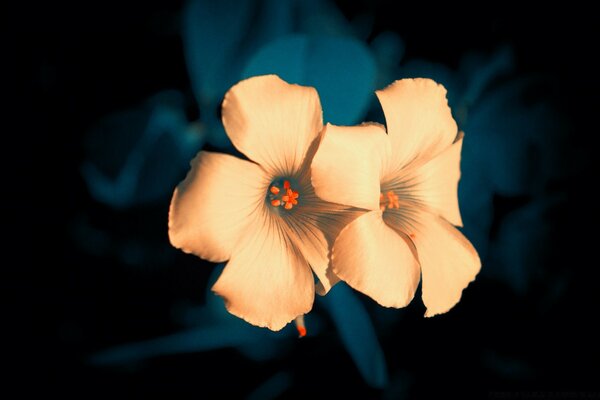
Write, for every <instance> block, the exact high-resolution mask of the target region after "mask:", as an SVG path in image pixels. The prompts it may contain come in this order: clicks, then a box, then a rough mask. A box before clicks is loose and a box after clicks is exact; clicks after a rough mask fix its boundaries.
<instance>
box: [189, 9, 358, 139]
mask: <svg viewBox="0 0 600 400" xmlns="http://www.w3.org/2000/svg"><path fill="white" fill-rule="evenodd" d="M294 32H301V33H310V34H316V35H331V36H353V35H354V32H353V29H352V26H351V25H350V24H349V22H348V21H347V20H346V19H345V18H344V16H343V14H342V13H341V12H340V11H339V10H338V9H337V7H336V6H335V4H334V3H333V2H331V1H327V0H302V1H300V0H242V1H234V0H224V1H219V2H215V1H211V0H191V1H189V2H188V4H187V6H186V7H185V9H184V16H183V31H182V35H183V43H184V50H185V56H186V62H187V67H188V72H189V75H190V79H191V81H192V89H193V91H194V94H195V96H196V99H197V101H198V103H199V106H200V115H201V120H202V122H203V123H204V124H205V126H206V127H207V129H208V131H209V134H208V141H209V142H210V143H211V144H212V145H214V146H217V147H219V148H231V147H232V144H231V141H230V140H229V138H228V137H227V135H226V134H225V131H224V129H223V126H222V124H221V121H220V118H219V109H220V105H221V100H222V99H223V96H224V95H225V92H226V91H227V90H228V89H229V88H230V87H231V86H233V85H234V84H236V83H237V82H238V81H240V80H241V79H242V78H243V77H244V76H246V75H243V74H242V70H243V68H244V66H245V65H246V64H247V63H248V60H249V59H250V58H251V57H252V56H253V55H254V54H255V52H256V51H257V50H258V49H260V48H262V47H263V46H264V45H265V44H267V43H269V42H271V41H273V40H276V39H277V38H280V37H282V36H285V35H288V34H291V33H294Z"/></svg>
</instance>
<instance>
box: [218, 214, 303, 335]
mask: <svg viewBox="0 0 600 400" xmlns="http://www.w3.org/2000/svg"><path fill="white" fill-rule="evenodd" d="M266 212H267V211H266V210H263V214H262V215H260V216H258V217H257V218H258V219H255V220H254V224H253V226H256V230H254V231H252V232H248V233H249V234H248V235H246V237H245V238H244V239H243V240H242V241H241V242H240V245H239V246H238V247H237V249H236V252H234V254H233V255H232V257H231V260H230V261H229V263H228V264H227V266H226V267H225V269H224V270H223V273H222V274H221V276H220V277H219V279H218V280H217V282H216V283H215V284H214V286H213V287H212V290H213V291H214V292H215V293H216V294H218V295H219V296H222V297H223V298H224V299H225V306H226V307H227V310H228V311H229V312H230V313H232V314H233V315H236V316H238V317H240V318H243V319H244V320H246V321H247V322H249V323H251V324H253V325H257V326H262V327H267V328H269V329H271V330H274V331H277V330H280V329H281V328H283V327H284V326H285V325H286V324H287V323H289V322H290V321H292V320H293V319H294V318H296V317H297V316H298V315H301V314H306V313H308V312H309V311H310V310H311V308H312V304H313V301H314V296H315V285H314V278H313V274H312V272H311V270H310V267H309V266H308V264H307V262H306V261H305V260H304V258H303V257H302V256H301V255H300V253H299V252H298V251H297V250H296V249H295V247H294V246H293V245H292V244H291V243H290V242H289V238H288V237H287V233H286V232H285V227H283V226H282V224H281V221H278V220H277V219H276V218H273V217H272V216H270V215H267V214H266ZM260 223H262V224H264V226H258V224H260ZM255 224H256V225H255Z"/></svg>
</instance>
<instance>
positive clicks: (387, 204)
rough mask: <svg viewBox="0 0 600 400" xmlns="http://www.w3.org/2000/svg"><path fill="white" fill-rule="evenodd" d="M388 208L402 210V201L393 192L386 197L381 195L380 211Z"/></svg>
mask: <svg viewBox="0 0 600 400" xmlns="http://www.w3.org/2000/svg"><path fill="white" fill-rule="evenodd" d="M386 208H387V209H390V208H400V199H399V198H398V196H397V195H396V194H395V193H394V192H392V191H389V192H387V193H386V195H385V196H384V194H383V193H379V209H380V210H381V211H385V210H386Z"/></svg>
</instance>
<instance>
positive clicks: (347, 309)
mask: <svg viewBox="0 0 600 400" xmlns="http://www.w3.org/2000/svg"><path fill="white" fill-rule="evenodd" d="M320 299H321V301H322V302H323V304H324V305H325V307H326V308H327V310H328V311H329V314H330V315H331V318H332V320H333V322H334V324H335V326H336V327H337V330H338V333H339V335H340V338H341V339H342V342H343V343H344V346H346V349H347V350H348V352H349V353H350V356H351V357H352V359H353V360H354V363H355V364H356V367H357V368H358V370H359V371H360V373H361V375H362V376H363V378H364V379H365V381H366V382H367V383H368V384H369V385H371V386H373V387H376V388H381V387H383V386H385V385H386V383H387V381H388V373H387V367H386V362H385V357H384V355H383V351H382V350H381V346H380V345H379V341H378V340H377V336H376V335H375V330H374V328H373V324H372V323H371V319H370V318H369V314H368V313H367V311H366V310H365V308H364V306H363V305H362V303H361V302H360V300H359V299H358V298H357V297H356V295H355V294H354V293H353V292H352V289H350V288H349V287H348V286H347V285H346V284H344V283H343V282H340V283H338V284H337V285H335V286H334V287H333V288H332V289H331V291H330V292H329V293H328V294H327V296H324V297H320Z"/></svg>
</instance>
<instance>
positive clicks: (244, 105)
mask: <svg viewBox="0 0 600 400" xmlns="http://www.w3.org/2000/svg"><path fill="white" fill-rule="evenodd" d="M222 118H223V125H224V127H225V130H226V132H227V134H228V136H229V138H230V139H231V141H232V142H233V144H234V145H235V147H237V149H238V150H239V151H241V152H242V153H244V154H245V155H246V156H247V157H248V158H249V159H250V160H251V161H246V160H242V159H240V158H237V157H233V156H230V155H225V154H219V153H211V152H204V151H202V152H200V153H199V154H198V156H197V157H196V158H195V159H194V160H193V161H192V163H191V165H192V169H191V171H190V172H189V174H188V176H187V177H186V178H185V180H184V181H183V182H181V183H180V184H179V186H178V187H177V188H176V189H175V192H174V194H173V199H172V200H171V207H170V211H169V238H170V240H171V243H172V244H173V245H174V246H175V247H178V248H180V249H182V250H183V251H185V252H187V253H193V254H195V255H197V256H199V257H202V258H205V259H207V260H210V261H213V262H221V261H225V260H229V262H228V263H227V266H226V267H225V269H224V271H223V273H222V274H221V276H220V277H219V279H218V280H217V282H216V283H215V285H214V286H213V288H212V289H213V291H214V292H216V293H217V294H218V295H220V296H222V297H223V298H224V299H225V305H226V307H227V309H228V310H229V312H231V313H232V314H234V315H236V316H238V317H241V318H243V319H245V320H246V321H248V322H250V323H251V324H254V325H258V326H263V327H268V328H270V329H272V330H279V329H281V328H283V327H284V326H285V325H286V324H287V323H288V322H290V321H291V320H293V319H295V318H297V317H298V319H297V325H298V329H299V333H300V335H301V336H302V335H304V334H306V329H305V328H304V325H303V320H302V315H303V314H305V313H307V312H309V311H310V310H311V308H312V305H313V301H314V294H315V279H314V276H313V272H314V274H315V275H316V276H317V278H318V280H319V283H318V284H317V292H319V293H320V294H325V293H326V292H327V291H328V290H329V289H330V288H331V286H332V285H333V284H335V283H336V282H337V278H336V277H335V276H334V275H333V274H331V271H330V269H329V259H328V252H329V247H330V243H331V242H332V241H333V239H335V237H336V236H337V234H338V233H339V231H340V230H341V228H343V226H345V224H346V223H347V222H349V220H348V219H347V218H350V217H351V215H352V213H351V212H346V211H345V210H346V209H347V207H342V206H339V205H336V204H331V203H328V202H325V201H323V200H321V199H320V198H318V197H317V196H316V195H315V193H314V190H313V188H312V185H311V177H310V162H311V160H312V157H313V155H314V151H315V149H316V147H317V146H318V143H319V140H320V137H321V136H320V134H321V132H322V128H323V120H322V110H321V104H320V101H319V96H318V94H317V92H316V90H315V89H314V88H311V87H304V86H299V85H291V84H288V83H286V82H284V81H283V80H281V79H280V78H279V77H277V76H275V75H268V76H260V77H254V78H250V79H247V80H244V81H242V82H240V83H238V84H237V85H235V86H233V87H232V88H231V89H230V90H229V91H228V92H227V94H226V95H225V99H224V101H223V107H222Z"/></svg>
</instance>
